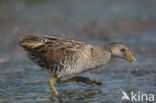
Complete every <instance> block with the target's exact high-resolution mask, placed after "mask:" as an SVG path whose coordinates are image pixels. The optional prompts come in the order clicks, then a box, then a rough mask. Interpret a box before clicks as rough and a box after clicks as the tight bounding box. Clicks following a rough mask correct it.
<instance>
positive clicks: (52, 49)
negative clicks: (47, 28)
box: [19, 34, 89, 75]
mask: <svg viewBox="0 0 156 103" xmlns="http://www.w3.org/2000/svg"><path fill="white" fill-rule="evenodd" d="M21 35H22V40H21V41H20V43H19V44H20V45H21V46H22V47H23V48H24V49H25V50H26V51H27V54H28V57H29V58H30V59H31V60H32V61H33V62H35V63H36V64H38V65H39V66H40V67H42V68H46V69H47V70H49V71H50V72H52V73H53V74H60V75H62V73H64V74H71V73H74V72H78V71H79V70H76V69H77V61H78V59H79V58H80V56H81V52H83V53H84V52H85V51H86V47H87V46H89V44H86V43H83V42H80V41H75V40H70V39H66V38H59V37H52V36H47V35H23V34H21Z"/></svg>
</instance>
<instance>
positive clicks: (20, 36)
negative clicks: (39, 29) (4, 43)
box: [13, 27, 25, 40]
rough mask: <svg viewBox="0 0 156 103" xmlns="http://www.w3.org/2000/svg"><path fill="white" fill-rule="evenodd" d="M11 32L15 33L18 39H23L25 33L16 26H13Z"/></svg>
mask: <svg viewBox="0 0 156 103" xmlns="http://www.w3.org/2000/svg"><path fill="white" fill-rule="evenodd" d="M13 32H14V33H16V34H17V35H18V36H19V38H20V39H22V40H23V39H25V35H24V34H23V33H21V32H20V31H19V29H18V28H17V27H15V28H13Z"/></svg>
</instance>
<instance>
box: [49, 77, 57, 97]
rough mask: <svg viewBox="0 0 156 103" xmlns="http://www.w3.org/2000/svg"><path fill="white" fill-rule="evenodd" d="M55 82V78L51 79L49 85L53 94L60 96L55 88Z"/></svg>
mask: <svg viewBox="0 0 156 103" xmlns="http://www.w3.org/2000/svg"><path fill="white" fill-rule="evenodd" d="M54 80H56V78H55V77H52V78H50V80H49V85H50V87H51V89H52V91H53V94H54V95H58V92H57V90H56V89H55V87H54Z"/></svg>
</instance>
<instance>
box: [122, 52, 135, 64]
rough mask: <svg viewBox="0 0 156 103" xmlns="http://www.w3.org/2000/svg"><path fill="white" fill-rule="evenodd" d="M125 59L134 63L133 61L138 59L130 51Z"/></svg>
mask: <svg viewBox="0 0 156 103" xmlns="http://www.w3.org/2000/svg"><path fill="white" fill-rule="evenodd" d="M125 59H126V60H128V61H129V62H130V63H132V64H133V63H134V62H133V61H136V59H135V58H134V57H133V56H132V53H131V52H130V51H129V52H128V53H127V54H126V56H125Z"/></svg>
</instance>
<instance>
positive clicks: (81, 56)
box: [16, 30, 136, 95]
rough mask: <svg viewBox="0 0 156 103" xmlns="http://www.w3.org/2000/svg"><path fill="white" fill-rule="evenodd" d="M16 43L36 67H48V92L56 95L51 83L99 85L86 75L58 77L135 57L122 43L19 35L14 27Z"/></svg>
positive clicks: (132, 59)
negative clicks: (101, 43)
mask: <svg viewBox="0 0 156 103" xmlns="http://www.w3.org/2000/svg"><path fill="white" fill-rule="evenodd" d="M16 34H18V36H19V38H20V41H19V45H20V46H21V47H22V48H23V49H24V50H25V51H26V54H27V56H28V57H29V58H30V59H31V60H32V61H33V62H34V63H36V64H37V65H38V66H39V67H41V68H44V69H45V70H48V71H49V72H50V73H51V74H52V75H53V76H52V78H50V79H49V85H50V87H51V90H52V94H54V95H58V91H57V90H56V88H55V86H54V81H56V83H57V84H64V83H69V82H77V83H79V82H83V83H86V84H91V85H92V84H95V85H101V84H102V82H100V81H99V80H94V79H91V78H88V77H82V76H74V77H72V78H68V79H66V80H62V77H65V76H70V75H74V74H80V73H83V72H87V71H90V70H93V69H96V68H98V67H100V66H103V65H105V64H107V63H108V62H109V61H110V60H111V59H113V58H124V59H125V60H128V61H129V62H130V63H134V61H136V59H135V58H134V57H133V55H132V53H131V52H130V49H129V48H128V46H126V45H125V44H124V43H122V42H111V43H108V44H104V45H102V46H94V45H91V44H88V43H85V42H81V41H77V40H72V39H68V38H65V37H54V36H48V35H38V34H23V33H21V32H20V31H18V30H16Z"/></svg>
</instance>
